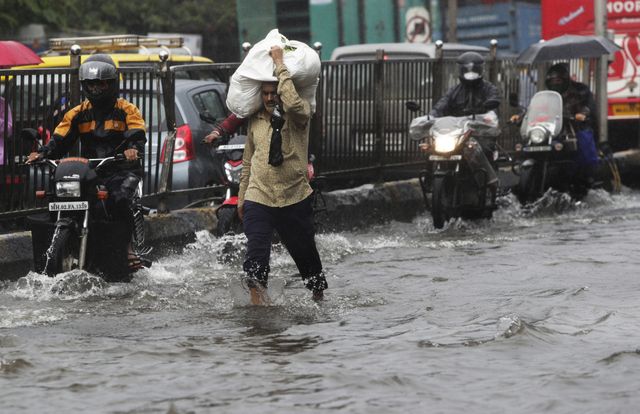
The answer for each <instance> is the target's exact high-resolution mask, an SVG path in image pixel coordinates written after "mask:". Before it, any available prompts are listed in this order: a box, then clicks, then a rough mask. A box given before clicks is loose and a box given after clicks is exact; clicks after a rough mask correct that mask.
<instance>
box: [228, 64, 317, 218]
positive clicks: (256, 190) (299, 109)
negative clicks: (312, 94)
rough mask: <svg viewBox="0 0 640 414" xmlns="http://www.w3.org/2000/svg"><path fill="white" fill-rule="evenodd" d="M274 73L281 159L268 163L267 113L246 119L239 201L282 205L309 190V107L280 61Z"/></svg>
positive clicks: (269, 116)
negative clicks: (280, 108)
mask: <svg viewBox="0 0 640 414" xmlns="http://www.w3.org/2000/svg"><path fill="white" fill-rule="evenodd" d="M276 76H277V77H278V81H279V83H278V95H280V101H281V102H282V106H283V109H284V120H285V122H284V126H283V127H282V156H283V158H284V160H283V162H282V164H281V165H279V166H277V167H274V166H272V165H270V164H269V146H270V144H271V133H272V128H271V115H270V114H269V113H267V112H266V110H264V109H263V110H261V111H260V112H258V113H256V114H254V115H253V116H251V118H250V119H249V126H248V131H247V142H246V144H245V148H244V157H243V159H242V162H243V166H242V176H241V179H240V193H239V197H238V198H239V200H238V204H239V205H242V204H243V203H244V200H249V201H253V202H256V203H260V204H264V205H267V206H270V207H285V206H289V205H291V204H295V203H298V202H300V201H302V200H304V199H305V198H307V197H308V196H309V195H311V193H312V191H313V190H312V189H311V187H310V186H309V181H308V179H307V162H308V151H309V124H310V122H309V120H310V118H311V109H310V106H309V103H308V102H306V101H305V100H304V99H302V98H300V96H299V95H298V92H297V91H296V89H295V87H294V85H293V81H292V80H291V75H290V74H289V71H287V68H286V67H285V66H284V64H279V65H277V66H276Z"/></svg>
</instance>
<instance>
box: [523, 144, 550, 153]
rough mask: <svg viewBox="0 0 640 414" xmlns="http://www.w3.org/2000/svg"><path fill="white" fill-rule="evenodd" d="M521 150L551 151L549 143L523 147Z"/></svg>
mask: <svg viewBox="0 0 640 414" xmlns="http://www.w3.org/2000/svg"><path fill="white" fill-rule="evenodd" d="M522 151H523V152H547V151H551V145H540V146H538V147H524V148H522Z"/></svg>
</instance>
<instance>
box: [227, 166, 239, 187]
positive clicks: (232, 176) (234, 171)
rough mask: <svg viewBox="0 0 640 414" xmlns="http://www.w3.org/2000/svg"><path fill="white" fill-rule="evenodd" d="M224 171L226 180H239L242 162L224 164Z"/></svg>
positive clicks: (233, 181)
mask: <svg viewBox="0 0 640 414" xmlns="http://www.w3.org/2000/svg"><path fill="white" fill-rule="evenodd" d="M224 173H225V175H226V176H227V180H229V182H232V183H236V184H237V183H239V182H240V175H242V164H240V165H236V166H233V165H231V164H229V163H225V164H224Z"/></svg>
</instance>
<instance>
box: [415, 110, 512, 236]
mask: <svg viewBox="0 0 640 414" xmlns="http://www.w3.org/2000/svg"><path fill="white" fill-rule="evenodd" d="M406 105H407V109H409V110H410V111H414V112H415V111H419V110H420V106H419V105H418V104H416V103H415V102H407V104H406ZM499 134H500V130H499V127H498V117H497V115H496V114H495V112H493V111H489V112H487V113H484V114H472V115H469V116H464V117H441V118H433V117H431V116H429V115H424V116H420V117H418V118H415V119H413V120H412V121H411V125H410V128H409V138H410V139H411V140H413V141H422V143H421V144H420V148H421V149H422V150H423V151H424V152H426V153H427V155H428V157H427V168H426V169H424V170H423V171H421V172H420V175H419V180H420V186H421V188H422V193H423V196H424V199H425V204H426V206H427V209H429V210H430V211H431V216H432V217H433V225H434V227H435V228H438V229H439V228H442V227H444V224H445V223H446V222H447V221H448V220H449V219H451V218H458V217H462V218H466V219H476V218H490V217H491V216H492V214H493V211H494V210H495V209H496V202H495V200H496V192H495V191H494V189H495V187H494V188H491V187H490V186H488V185H487V182H488V174H487V171H486V168H485V165H483V163H481V162H480V161H478V160H477V159H476V157H474V154H475V153H476V151H484V150H483V149H482V148H480V149H478V148H477V146H478V145H480V143H479V141H480V140H490V141H491V142H495V138H496V137H497V136H498V135H499ZM467 151H468V152H469V153H468V154H467V155H464V154H463V153H466V152H467ZM463 155H464V156H463ZM488 155H489V157H487V158H488V159H489V160H490V161H489V164H490V165H489V167H488V168H493V170H494V171H495V170H496V160H497V159H498V152H497V151H493V152H492V153H491V154H488ZM469 160H471V162H477V165H474V168H472V166H471V165H470V163H469V162H470V161H469ZM484 163H486V162H484ZM428 193H431V200H430V202H429V198H428V196H427V194H428Z"/></svg>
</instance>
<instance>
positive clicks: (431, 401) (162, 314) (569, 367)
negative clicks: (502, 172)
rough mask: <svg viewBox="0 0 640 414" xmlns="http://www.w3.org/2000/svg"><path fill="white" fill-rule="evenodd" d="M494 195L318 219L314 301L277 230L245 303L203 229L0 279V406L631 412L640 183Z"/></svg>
mask: <svg viewBox="0 0 640 414" xmlns="http://www.w3.org/2000/svg"><path fill="white" fill-rule="evenodd" d="M500 201H501V208H500V209H499V210H498V211H497V212H496V214H495V216H494V218H493V219H492V220H490V221H479V222H466V221H456V222H452V223H449V224H448V225H447V226H446V227H445V229H443V230H434V229H433V226H432V224H431V219H430V217H429V216H428V214H424V215H421V216H419V217H416V218H415V219H414V220H413V221H412V222H411V223H399V222H391V223H385V224H381V225H379V226H374V227H371V228H367V229H362V230H354V231H351V232H342V233H330V234H321V235H319V236H318V238H317V240H318V245H319V249H320V253H321V256H322V258H323V261H324V265H325V268H326V270H327V273H328V281H329V284H330V289H329V290H328V291H327V295H326V300H325V301H324V302H322V303H319V304H316V303H314V302H313V301H311V299H310V294H309V292H307V291H306V290H304V288H303V287H302V284H301V282H300V281H299V280H298V279H297V278H296V274H295V267H294V265H293V262H292V261H291V259H290V258H289V256H288V255H287V254H286V252H284V251H283V249H282V248H281V247H279V246H276V247H275V248H274V254H273V257H272V269H273V270H274V271H273V274H272V283H271V287H270V296H271V300H272V305H270V306H267V307H252V306H248V295H247V293H246V292H245V290H244V288H243V287H242V284H241V283H240V282H239V276H240V274H241V257H242V256H241V254H239V255H238V254H235V255H234V254H233V252H234V251H235V252H236V253H237V252H238V251H240V250H241V249H242V243H243V238H242V236H238V237H235V238H232V237H227V238H225V239H222V240H217V239H215V238H213V237H211V236H210V235H209V234H208V233H206V232H202V233H199V234H198V241H197V242H195V243H193V244H192V245H190V246H189V247H188V248H187V249H186V250H185V251H184V252H183V253H181V254H174V255H170V256H167V257H164V258H162V259H161V260H160V261H159V262H157V263H155V264H154V266H153V267H152V268H151V269H148V270H144V271H141V272H139V273H138V274H137V275H136V277H135V278H134V280H133V282H132V283H130V284H113V285H107V284H105V283H103V282H102V281H101V279H98V278H96V277H94V276H92V275H89V274H86V273H83V272H70V273H68V274H64V275H60V276H58V277H56V278H54V279H50V278H47V277H44V276H42V275H37V274H34V273H29V274H27V275H25V277H23V278H21V279H20V280H18V281H16V282H5V283H3V284H2V285H0V401H2V407H1V408H0V412H7V413H17V412H21V413H60V412H95V413H169V412H170V413H247V412H260V413H284V412H296V413H316V412H340V413H364V412H367V413H389V412H401V411H402V412H407V413H424V412H429V413H460V412H465V411H466V412H474V413H481V412H484V413H489V412H490V413H575V412H587V413H604V412H606V413H635V412H637V409H638V408H637V407H639V406H640V396H639V393H638V390H639V389H640V377H639V376H638V374H637V373H638V372H639V371H640V329H639V328H638V327H639V326H640V300H639V299H638V298H639V292H640V275H639V274H638V269H639V264H640V256H639V255H638V249H639V247H638V246H639V245H640V193H637V192H631V191H625V192H624V193H623V194H621V195H616V196H610V195H608V194H606V193H600V192H598V193H592V194H590V196H589V197H588V198H587V199H586V200H585V201H584V202H583V203H580V204H577V205H576V204H575V203H572V202H571V201H570V200H567V199H566V198H565V197H562V196H559V195H554V194H549V195H548V196H547V197H545V199H543V200H542V202H541V203H539V205H537V206H535V207H534V208H531V209H527V210H524V209H522V208H520V207H519V206H517V205H516V204H515V203H514V201H513V199H512V198H510V197H506V198H503V199H501V200H500ZM229 246H234V248H233V249H231V250H229ZM225 251H227V253H229V251H230V252H232V253H231V254H224V252H225ZM223 256H225V257H223ZM221 259H226V260H225V261H223V260H221Z"/></svg>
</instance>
